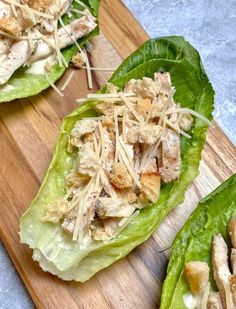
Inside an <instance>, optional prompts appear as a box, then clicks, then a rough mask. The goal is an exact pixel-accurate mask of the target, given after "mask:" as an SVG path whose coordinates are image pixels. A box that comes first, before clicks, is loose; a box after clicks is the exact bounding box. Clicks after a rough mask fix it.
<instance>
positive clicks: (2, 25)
mask: <svg viewBox="0 0 236 309" xmlns="http://www.w3.org/2000/svg"><path fill="white" fill-rule="evenodd" d="M0 29H1V30H3V31H5V32H7V33H9V34H11V35H14V36H20V35H21V32H22V26H21V24H20V23H19V22H18V20H17V19H16V18H15V17H13V16H5V17H2V18H1V19H0Z"/></svg>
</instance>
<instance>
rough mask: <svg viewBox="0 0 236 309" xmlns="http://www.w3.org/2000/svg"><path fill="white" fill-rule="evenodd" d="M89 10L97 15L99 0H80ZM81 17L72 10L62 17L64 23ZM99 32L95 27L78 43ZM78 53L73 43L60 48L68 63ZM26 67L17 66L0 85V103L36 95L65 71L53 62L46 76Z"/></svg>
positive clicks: (78, 6)
mask: <svg viewBox="0 0 236 309" xmlns="http://www.w3.org/2000/svg"><path fill="white" fill-rule="evenodd" d="M81 2H83V3H84V4H85V5H86V6H87V7H88V8H89V10H90V11H91V13H92V14H93V16H95V17H98V9H99V4H100V0H81ZM73 7H74V8H75V9H77V10H84V7H83V6H81V5H80V4H78V3H77V2H76V1H74V2H73ZM80 17H82V15H81V14H80V13H77V12H76V13H75V12H72V13H71V14H70V15H68V14H65V15H64V16H63V18H62V20H63V22H64V24H65V25H67V24H69V23H71V22H73V21H74V20H75V19H78V18H80ZM98 34H99V28H98V27H96V28H95V29H94V30H93V31H92V32H90V33H88V34H87V35H86V36H84V37H82V38H81V39H79V40H78V44H79V45H80V47H81V48H83V46H84V45H85V44H86V43H87V42H88V41H89V40H90V39H91V38H93V37H94V36H96V35H98ZM77 53H78V48H77V47H76V46H75V44H73V45H70V46H68V47H66V48H64V49H63V50H62V54H63V56H64V59H65V60H66V62H67V63H69V62H70V61H71V59H72V57H73V56H75V55H76V54H77ZM27 69H28V68H27V67H21V68H19V69H18V70H17V71H16V72H15V73H14V74H13V76H12V77H11V78H10V80H9V81H8V82H7V83H6V84H4V85H3V86H0V103H4V102H10V101H13V100H15V99H21V98H27V97H30V96H34V95H37V94H39V93H41V92H42V91H43V90H45V89H47V88H49V87H50V84H49V82H48V80H50V82H51V83H55V82H56V81H57V80H58V79H59V78H60V77H61V76H62V75H63V74H64V72H65V70H66V66H65V65H64V64H62V65H61V66H60V65H59V64H54V65H53V66H52V69H51V72H50V73H48V74H47V75H48V78H45V75H43V74H33V73H28V72H27Z"/></svg>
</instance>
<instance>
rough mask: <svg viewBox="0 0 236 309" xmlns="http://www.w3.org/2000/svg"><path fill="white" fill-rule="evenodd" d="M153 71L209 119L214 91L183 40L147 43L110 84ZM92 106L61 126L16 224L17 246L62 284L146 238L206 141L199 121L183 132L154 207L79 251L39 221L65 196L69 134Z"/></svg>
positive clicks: (194, 169) (178, 194)
mask: <svg viewBox="0 0 236 309" xmlns="http://www.w3.org/2000/svg"><path fill="white" fill-rule="evenodd" d="M158 71H166V72H169V73H170V75H171V79H172V84H173V85H174V86H175V88H176V93H175V96H174V99H175V101H176V102H178V103H179V104H180V105H181V107H189V108H191V109H193V110H195V111H196V112H198V113H201V114H202V115H203V116H205V117H206V118H208V119H209V120H211V119H212V110H213V105H214V91H213V88H212V86H211V84H210V82H209V80H208V77H207V75H206V73H205V71H204V68H203V65H202V62H201V59H200V56H199V54H198V52H197V51H196V50H195V49H194V48H193V47H192V46H191V45H190V44H189V43H188V42H187V41H185V40H184V38H183V37H178V36H172V37H163V38H158V39H153V40H148V41H147V42H146V43H144V44H143V45H142V46H141V47H140V48H138V49H137V50H136V51H135V52H134V53H133V54H131V55H130V56H129V57H128V58H127V59H126V60H125V61H124V62H123V63H122V64H121V66H120V67H119V68H118V69H117V71H116V72H115V73H114V74H113V76H112V77H111V79H110V81H109V82H111V83H113V84H114V85H116V86H118V87H119V88H121V89H122V88H123V87H124V86H125V84H126V83H127V82H128V81H129V80H130V79H132V78H134V79H138V78H142V77H145V76H146V77H153V75H154V73H155V72H158ZM105 90H106V87H105V86H104V87H102V89H101V91H102V92H105ZM96 104H97V102H95V101H94V102H88V103H85V104H83V105H82V106H81V107H79V108H78V109H76V110H75V111H74V112H73V113H72V114H70V115H69V116H67V117H66V118H65V120H64V121H63V123H62V127H61V131H60V135H59V138H58V142H57V145H56V149H55V153H54V155H53V159H52V162H51V163H50V166H49V169H48V171H47V173H46V176H45V178H44V181H43V183H42V185H41V188H40V190H39V192H38V194H37V196H36V197H35V199H34V200H33V202H32V204H31V206H30V208H29V209H28V210H27V211H26V212H25V214H24V215H23V216H22V218H21V222H20V239H21V242H22V243H26V244H28V245H29V247H30V248H32V249H33V258H34V260H36V261H38V262H39V264H40V266H41V268H42V269H43V270H45V271H49V272H51V273H53V274H55V275H57V276H59V277H60V278H62V279H64V280H76V281H80V282H84V281H86V280H88V279H89V278H90V277H91V276H93V275H94V274H95V273H96V272H98V271H100V270H101V269H103V268H105V267H108V266H109V265H111V264H112V263H114V262H115V261H117V260H119V259H121V258H123V257H125V256H126V255H127V254H128V253H129V252H130V251H131V250H132V249H134V248H135V247H136V246H137V245H139V244H140V243H142V242H144V241H145V240H146V239H147V238H149V237H150V236H151V235H152V234H153V232H154V231H155V230H156V229H157V227H158V226H159V224H160V223H161V221H162V220H163V219H164V218H165V216H166V215H167V214H168V213H169V212H170V211H171V210H172V209H173V208H174V207H176V206H177V205H178V204H180V203H181V202H183V200H184V195H185V192H186V190H187V188H188V186H189V184H190V183H191V182H192V180H193V179H194V178H195V177H196V176H197V174H198V166H199V161H200V158H201V151H202V148H203V146H204V143H205V138H206V130H207V127H208V125H207V124H206V123H205V122H203V121H202V120H201V119H195V120H194V123H193V126H192V128H191V129H190V131H189V132H188V133H189V134H190V135H191V136H192V138H191V139H187V138H186V137H181V159H182V166H181V174H180V177H179V179H178V180H177V181H174V182H172V183H169V184H166V185H162V187H161V192H160V198H159V200H158V202H157V203H155V204H154V205H152V206H151V207H145V208H143V209H141V210H140V213H139V215H138V216H136V217H135V218H133V219H132V221H131V222H130V224H129V225H128V226H127V227H126V228H125V229H124V230H122V231H121V232H120V234H119V235H118V236H117V237H115V238H113V239H111V240H109V241H105V242H100V243H98V244H96V245H94V246H90V247H87V248H84V249H81V248H80V247H79V244H78V242H76V241H72V238H71V236H70V235H68V234H66V233H65V232H64V231H63V230H62V228H61V226H60V224H54V223H50V222H45V221H44V220H43V217H44V213H45V210H46V208H47V205H48V204H49V203H50V202H52V201H53V200H55V199H57V198H60V197H61V196H63V195H64V194H65V178H66V175H68V173H69V172H70V171H71V170H72V168H73V165H74V161H75V158H76V154H75V153H73V152H72V153H68V151H67V145H68V138H69V135H70V132H71V130H72V129H73V127H74V125H75V123H76V122H77V121H78V120H79V119H82V118H83V117H88V116H89V117H93V116H96V115H97V114H96V111H95V110H94V106H95V105H96Z"/></svg>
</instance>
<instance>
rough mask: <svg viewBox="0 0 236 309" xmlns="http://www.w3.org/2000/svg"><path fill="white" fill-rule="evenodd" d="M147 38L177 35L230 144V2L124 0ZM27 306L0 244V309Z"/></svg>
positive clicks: (234, 85)
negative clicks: (208, 86) (192, 52)
mask: <svg viewBox="0 0 236 309" xmlns="http://www.w3.org/2000/svg"><path fill="white" fill-rule="evenodd" d="M124 2H125V3H126V5H127V6H128V7H129V9H130V10H131V11H132V12H133V14H134V15H135V16H136V17H137V19H138V20H139V21H140V23H141V24H142V25H143V27H144V28H145V30H146V31H147V32H148V33H149V35H150V36H151V37H153V38H154V37H160V36H167V35H183V36H184V37H185V38H186V39H187V40H188V41H189V42H190V43H191V44H192V45H193V46H194V47H196V48H197V50H198V51H199V52H200V54H201V57H202V60H203V64H204V66H205V69H206V71H207V73H208V76H209V78H210V80H211V82H212V84H213V86H214V89H215V91H216V108H215V112H214V116H215V119H217V121H218V123H219V124H220V126H221V127H222V129H223V130H224V131H225V132H226V134H227V135H228V136H229V138H230V139H231V140H232V141H233V142H234V143H235V144H236V96H235V93H234V91H235V90H236V0H194V1H193V0H165V1H163V0H151V1H147V0H124ZM13 308H14V309H30V308H33V303H32V301H31V299H30V297H29V295H28V293H27V291H26V289H25V288H24V285H23V283H22V282H21V279H20V278H19V276H18V274H17V272H16V270H15V268H14V266H13V264H12V262H11V260H10V258H9V256H8V254H7V253H6V251H5V249H4V247H3V245H2V243H1V242H0V309H13Z"/></svg>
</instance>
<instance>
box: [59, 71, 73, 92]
mask: <svg viewBox="0 0 236 309" xmlns="http://www.w3.org/2000/svg"><path fill="white" fill-rule="evenodd" d="M74 74H75V71H72V72H70V75H69V76H68V78H67V79H66V81H65V83H64V84H63V85H62V86H61V91H64V90H65V89H66V88H67V86H68V85H69V83H70V82H71V80H72V78H73V76H74Z"/></svg>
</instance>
